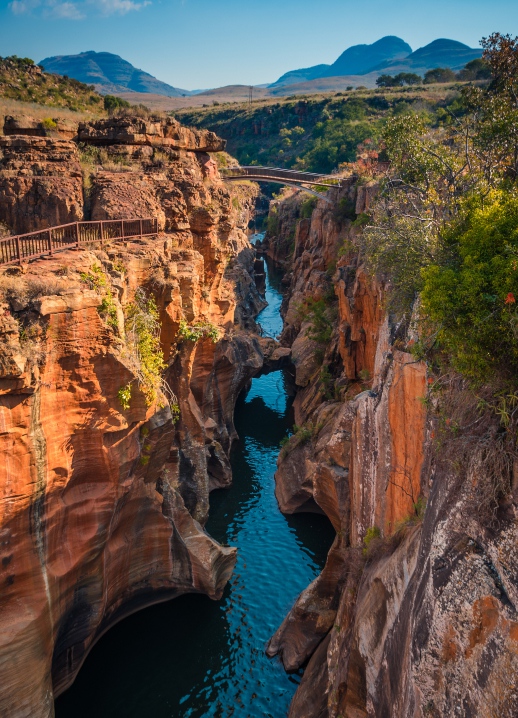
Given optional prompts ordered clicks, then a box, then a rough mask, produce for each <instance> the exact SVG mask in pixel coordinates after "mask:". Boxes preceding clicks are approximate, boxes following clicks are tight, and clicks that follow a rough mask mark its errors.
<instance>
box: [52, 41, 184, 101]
mask: <svg viewBox="0 0 518 718" xmlns="http://www.w3.org/2000/svg"><path fill="white" fill-rule="evenodd" d="M40 65H42V66H43V67H44V68H45V70H46V71H47V72H51V73H54V74H56V75H65V76H67V77H73V78H74V79H76V80H80V81H81V82H86V83H88V84H91V85H94V87H95V89H96V90H98V91H99V92H100V93H102V94H104V95H106V94H112V95H113V94H115V95H118V94H120V93H121V92H128V91H130V92H141V93H152V94H155V95H164V96H165V97H182V96H185V95H189V94H190V92H189V91H188V90H181V89H179V88H177V87H173V86H172V85H168V84H167V83H165V82H162V81H161V80H157V79H156V77H153V75H150V74H149V73H148V72H144V71H143V70H139V69H137V68H136V67H134V66H133V65H132V64H131V63H130V62H128V61H127V60H123V58H122V57H119V55H114V54H112V53H111V52H93V51H90V52H81V53H80V54H79V55H59V56H56V57H46V58H45V59H44V60H42V61H41V63H40Z"/></svg>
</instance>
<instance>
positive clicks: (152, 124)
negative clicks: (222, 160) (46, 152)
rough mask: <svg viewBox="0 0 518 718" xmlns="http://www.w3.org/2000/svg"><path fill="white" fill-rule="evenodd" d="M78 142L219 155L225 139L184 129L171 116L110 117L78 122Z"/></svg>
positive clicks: (207, 131)
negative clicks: (149, 146)
mask: <svg viewBox="0 0 518 718" xmlns="http://www.w3.org/2000/svg"><path fill="white" fill-rule="evenodd" d="M78 137H79V141H80V142H86V143H88V144H93V145H158V146H160V147H169V148H172V149H177V150H190V151H196V152H219V151H221V150H224V149H225V145H226V142H225V140H222V139H220V138H219V137H218V136H217V135H216V134H214V132H210V131H209V130H194V129H191V128H189V127H184V126H183V125H181V124H180V123H179V122H178V120H175V119H174V117H167V118H165V119H161V118H153V117H151V118H150V119H147V120H145V119H140V118H136V117H111V118H110V119H108V120H97V121H94V122H82V123H80V125H79V133H78Z"/></svg>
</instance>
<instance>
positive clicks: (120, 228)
mask: <svg viewBox="0 0 518 718" xmlns="http://www.w3.org/2000/svg"><path fill="white" fill-rule="evenodd" d="M153 234H158V220H157V219H156V218H154V217H151V218H150V217H146V218H145V219H103V220H99V221H97V222H71V223H70V224H61V225H59V226H58V227H49V228H48V229H40V230H38V231H37V232H29V233H28V234H18V235H15V236H13V237H5V238H4V239H0V265H1V264H15V263H17V262H18V263H19V264H21V263H22V262H24V261H26V260H29V259H36V258H37V257H43V256H45V255H49V254H54V253H55V252H63V251H64V250H65V249H71V248H73V247H81V246H82V245H85V244H88V243H90V242H111V241H113V240H115V239H131V238H132V237H149V236H150V235H153Z"/></svg>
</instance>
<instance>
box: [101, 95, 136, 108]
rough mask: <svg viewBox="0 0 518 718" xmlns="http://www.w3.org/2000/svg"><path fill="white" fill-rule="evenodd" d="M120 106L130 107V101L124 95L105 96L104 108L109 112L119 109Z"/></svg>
mask: <svg viewBox="0 0 518 718" xmlns="http://www.w3.org/2000/svg"><path fill="white" fill-rule="evenodd" d="M119 107H130V103H129V102H127V101H126V100H123V99H122V97H115V95H105V96H104V109H105V110H108V112H110V111H113V110H118V109H119Z"/></svg>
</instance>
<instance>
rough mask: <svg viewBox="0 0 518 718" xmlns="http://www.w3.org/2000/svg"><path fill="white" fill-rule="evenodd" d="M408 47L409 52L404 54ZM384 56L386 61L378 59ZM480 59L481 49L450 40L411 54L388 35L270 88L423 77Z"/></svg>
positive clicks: (288, 76)
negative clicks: (378, 77)
mask: <svg viewBox="0 0 518 718" xmlns="http://www.w3.org/2000/svg"><path fill="white" fill-rule="evenodd" d="M406 48H408V50H409V52H408V53H406V54H405V49H406ZM383 53H385V55H386V56H385V58H384V59H379V57H380V55H381V54H383ZM481 56H482V50H480V49H478V48H472V47H469V46H468V45H464V43H462V42H459V41H458V40H450V39H447V38H439V39H437V40H433V41H432V42H430V43H428V45H424V46H423V47H420V48H418V49H417V50H414V51H413V52H412V48H411V47H410V45H408V44H407V43H406V42H405V41H404V40H402V39H401V38H398V37H396V36H394V35H387V36H386V37H384V38H381V39H380V40H378V41H377V42H375V43H372V45H353V46H352V47H350V48H348V49H347V50H345V52H343V53H342V54H341V55H340V57H339V58H338V59H337V60H336V61H335V62H334V63H332V64H331V65H314V66H313V67H309V68H301V69H299V70H290V71H288V72H286V73H284V75H282V76H281V77H280V78H279V79H278V80H277V81H276V82H273V83H272V84H271V85H269V86H268V87H269V88H270V89H272V90H274V91H275V90H279V89H280V88H282V87H286V86H289V85H296V84H297V85H299V84H302V83H304V84H306V85H307V84H309V83H311V82H313V81H317V80H323V79H324V78H327V77H341V78H347V77H351V82H357V78H358V76H367V75H369V76H370V75H371V73H378V74H381V73H384V74H390V73H398V72H414V73H417V74H422V75H424V73H425V72H427V71H428V70H432V69H434V68H436V67H449V68H450V69H452V70H460V69H462V68H463V67H464V66H465V65H466V64H467V63H468V62H470V61H471V60H474V59H476V58H478V57H481ZM376 58H378V59H376ZM319 68H321V69H319ZM345 70H347V71H345ZM352 70H354V71H352ZM353 76H354V77H353ZM369 79H370V77H369Z"/></svg>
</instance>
